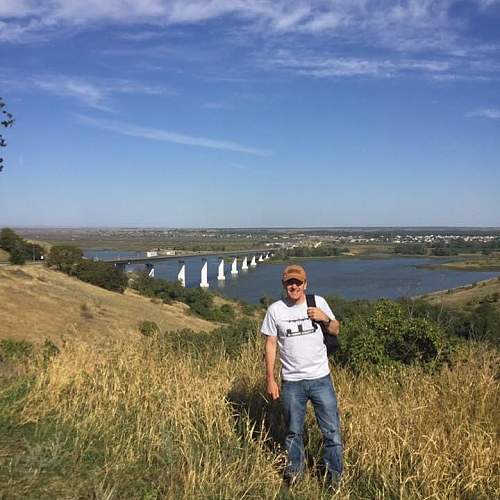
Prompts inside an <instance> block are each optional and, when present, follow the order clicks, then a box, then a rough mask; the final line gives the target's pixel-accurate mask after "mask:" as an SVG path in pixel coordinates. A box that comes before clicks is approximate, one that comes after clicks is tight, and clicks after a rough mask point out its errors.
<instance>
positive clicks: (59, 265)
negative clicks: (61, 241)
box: [47, 245, 83, 274]
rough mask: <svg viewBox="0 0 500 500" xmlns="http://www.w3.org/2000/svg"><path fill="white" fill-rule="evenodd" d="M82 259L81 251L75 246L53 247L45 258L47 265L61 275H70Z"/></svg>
mask: <svg viewBox="0 0 500 500" xmlns="http://www.w3.org/2000/svg"><path fill="white" fill-rule="evenodd" d="M82 257H83V252H82V250H81V249H80V248H78V247H76V246H72V245H55V246H53V247H52V248H51V249H50V252H49V254H48V256H47V265H48V266H49V267H54V268H55V269H57V270H58V271H62V272H63V273H66V274H72V273H73V271H74V269H75V267H76V266H77V264H79V263H80V261H81V260H82Z"/></svg>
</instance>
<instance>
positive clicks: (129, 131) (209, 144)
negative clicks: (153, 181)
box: [77, 115, 271, 156]
mask: <svg viewBox="0 0 500 500" xmlns="http://www.w3.org/2000/svg"><path fill="white" fill-rule="evenodd" d="M77 118H78V120H79V121H80V122H81V123H83V124H85V125H89V126H92V127H95V128H99V129H101V130H107V131H109V132H115V133H117V134H122V135H127V136H132V137H140V138H144V139H153V140H156V141H162V142H172V143H175V144H184V145H187V146H198V147H202V148H209V149H217V150H222V151H234V152H236V153H245V154H249V155H254V156H270V155H271V153H270V152H269V151H264V150H261V149H256V148H252V147H248V146H244V145H242V144H238V143H236V142H230V141H224V140H217V139H208V138H206V137H196V136H190V135H186V134H181V133H179V132H173V131H170V130H163V129H157V128H151V127H143V126H140V125H135V124H131V123H125V122H118V121H113V120H100V119H96V118H91V117H88V116H83V115H77Z"/></svg>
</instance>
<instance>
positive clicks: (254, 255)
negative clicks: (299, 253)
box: [102, 249, 271, 288]
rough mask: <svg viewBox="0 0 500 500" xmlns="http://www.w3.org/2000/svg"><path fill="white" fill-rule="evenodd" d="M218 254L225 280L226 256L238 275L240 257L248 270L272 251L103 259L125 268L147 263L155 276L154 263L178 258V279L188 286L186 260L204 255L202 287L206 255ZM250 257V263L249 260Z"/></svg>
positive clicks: (205, 279) (219, 276) (219, 275)
mask: <svg viewBox="0 0 500 500" xmlns="http://www.w3.org/2000/svg"><path fill="white" fill-rule="evenodd" d="M213 255H218V256H219V265H218V273H217V280H219V281H223V280H225V279H226V276H225V274H224V256H229V257H231V258H232V263H231V275H232V276H236V275H237V274H238V272H239V271H238V257H243V261H242V263H241V270H243V271H246V270H247V269H249V267H256V266H257V265H258V264H257V263H258V262H263V261H264V260H267V259H269V258H270V256H271V251H270V250H268V249H265V250H237V251H223V252H199V253H189V254H177V255H155V256H151V257H147V256H146V257H131V258H118V259H102V262H108V263H110V264H114V265H115V266H117V267H121V268H125V267H126V266H127V265H131V264H146V269H148V270H149V276H150V277H152V278H154V275H155V269H154V263H155V262H159V261H165V260H172V259H177V260H178V261H179V265H180V268H179V272H178V274H177V280H178V281H179V282H180V284H181V285H182V286H186V263H185V261H184V260H182V259H185V258H188V257H202V262H203V264H202V268H201V275H200V287H202V288H208V287H209V283H208V261H207V259H206V257H209V256H213ZM250 256H251V257H250ZM249 258H250V264H248V260H249Z"/></svg>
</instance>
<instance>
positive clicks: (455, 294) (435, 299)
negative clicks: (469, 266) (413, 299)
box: [422, 278, 500, 310]
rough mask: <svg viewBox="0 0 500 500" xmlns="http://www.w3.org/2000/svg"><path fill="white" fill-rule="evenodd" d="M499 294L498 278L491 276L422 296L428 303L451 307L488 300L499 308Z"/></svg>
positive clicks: (470, 304)
mask: <svg viewBox="0 0 500 500" xmlns="http://www.w3.org/2000/svg"><path fill="white" fill-rule="evenodd" d="M495 294H496V295H495ZM499 294H500V280H499V279H498V278H493V279H490V280H485V281H481V282H479V283H477V284H472V285H468V286H463V287H458V288H454V289H451V290H449V291H447V290H442V291H440V292H434V293H429V294H427V295H425V296H423V297H422V298H424V299H425V300H426V301H427V302H429V303H430V304H435V305H437V304H442V305H444V306H446V307H450V308H452V309H453V308H455V309H461V308H463V307H467V306H475V305H477V304H480V303H484V302H490V303H491V304H492V305H493V306H495V307H496V308H498V309H499V310H500V300H498V295H499ZM495 296H496V297H497V299H496V300H495V298H494V297H495Z"/></svg>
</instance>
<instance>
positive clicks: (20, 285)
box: [0, 266, 214, 344]
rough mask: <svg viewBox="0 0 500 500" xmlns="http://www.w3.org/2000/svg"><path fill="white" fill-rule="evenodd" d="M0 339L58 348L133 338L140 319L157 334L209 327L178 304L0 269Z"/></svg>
mask: <svg viewBox="0 0 500 500" xmlns="http://www.w3.org/2000/svg"><path fill="white" fill-rule="evenodd" d="M0 304H1V305H2V306H1V308H0V340H2V339H6V338H9V339H14V340H26V341H29V342H33V343H35V344H36V343H40V342H43V341H44V340H45V339H46V338H48V339H50V340H51V341H53V342H55V343H56V344H60V343H61V341H63V340H70V339H78V340H82V341H85V342H95V341H106V340H107V339H116V338H120V337H128V336H130V335H139V334H138V332H137V325H138V324H139V322H140V321H142V320H152V321H156V323H157V324H158V326H159V327H160V329H161V330H162V331H163V330H177V329H181V328H191V329H192V330H195V331H200V330H211V329H213V328H214V324H213V323H210V322H208V321H205V320H203V319H201V318H196V317H194V316H192V315H191V314H189V313H188V307H187V306H186V305H184V304H180V303H176V304H173V305H166V304H155V303H152V302H151V300H149V299H147V298H145V297H141V296H139V295H137V294H135V293H133V292H131V291H127V292H125V294H123V295H121V294H118V293H114V292H109V291H107V290H104V289H102V288H98V287H96V286H93V285H90V284H88V283H84V282H82V281H79V280H77V279H76V278H71V277H69V276H66V275H65V274H62V273H58V272H56V271H52V270H49V269H47V268H45V267H44V266H5V267H1V268H0Z"/></svg>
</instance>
